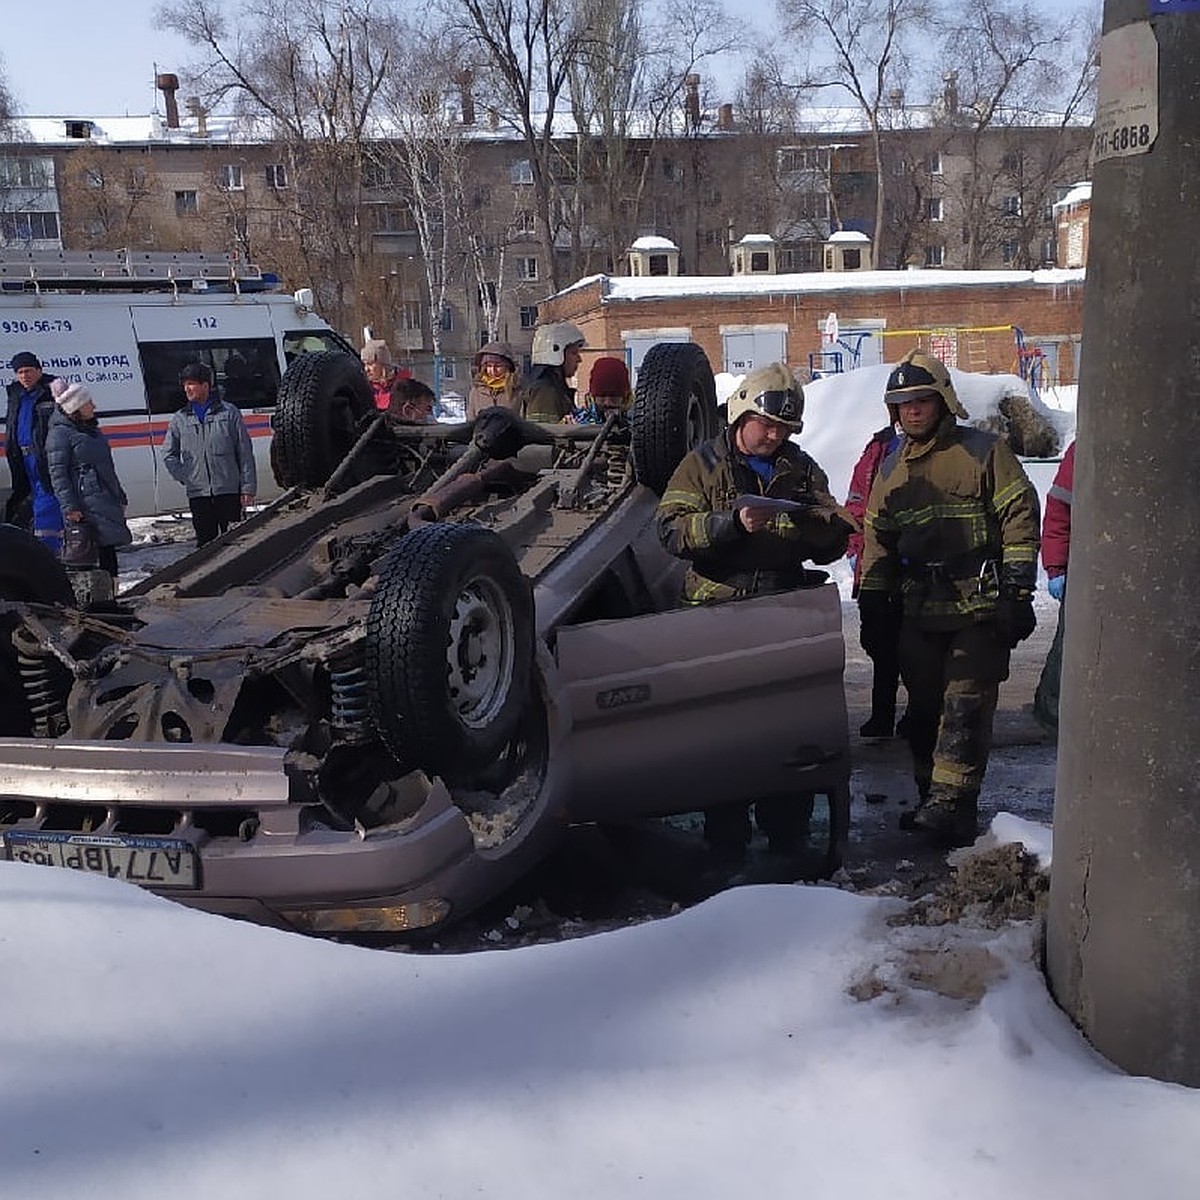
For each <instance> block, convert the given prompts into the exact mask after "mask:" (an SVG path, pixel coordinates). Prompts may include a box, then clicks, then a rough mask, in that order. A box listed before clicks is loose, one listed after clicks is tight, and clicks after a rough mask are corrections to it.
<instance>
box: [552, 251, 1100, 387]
mask: <svg viewBox="0 0 1200 1200" xmlns="http://www.w3.org/2000/svg"><path fill="white" fill-rule="evenodd" d="M1083 284H1084V274H1083V272H1082V271H1060V270H1045V271H923V270H914V271H903V272H901V271H870V272H861V273H855V274H845V275H840V276H839V275H835V274H804V275H776V276H772V277H766V278H754V279H747V278H745V277H741V276H737V277H732V278H731V277H724V276H723V277H707V278H705V277H691V278H688V277H679V278H666V279H644V278H641V279H629V278H613V277H610V276H607V275H599V276H595V277H593V278H591V279H585V280H582V281H581V282H580V283H578V284H576V285H575V286H574V287H571V288H567V289H566V290H564V291H562V292H560V293H559V294H558V295H557V296H553V297H551V298H550V299H549V300H548V301H546V303H545V304H544V305H543V306H542V312H543V315H544V317H545V318H546V319H549V320H564V321H574V322H575V323H576V324H577V325H578V326H579V327H580V329H581V330H583V332H584V334H585V335H586V336H587V340H588V347H589V352H588V354H587V355H585V359H584V367H583V370H584V372H585V373H586V370H587V364H588V359H589V358H590V356H591V355H592V354H595V353H603V352H608V353H612V352H618V353H620V352H626V353H628V354H629V355H630V357H631V359H632V362H633V364H634V366H635V367H636V366H637V365H638V364H639V363H640V362H641V359H642V357H643V355H644V354H645V352H646V350H647V349H648V348H649V347H650V346H651V345H653V344H654V343H655V342H658V341H694V342H697V343H699V344H700V345H701V346H703V347H704V350H705V352H706V353H707V355H708V357H709V361H710V362H711V363H712V365H713V370H714V371H729V372H731V373H735V374H740V373H742V372H745V371H749V370H753V369H754V368H756V367H760V366H763V365H764V364H766V363H768V362H775V361H782V362H787V363H788V364H790V365H791V366H792V367H793V368H794V369H800V370H802V371H803V370H805V369H809V370H812V371H822V370H824V371H833V370H848V369H851V368H852V367H855V366H867V365H870V364H872V363H878V362H891V361H895V360H896V359H898V358H899V357H900V356H901V354H903V353H904V352H905V351H906V350H908V349H909V348H911V347H912V346H914V345H920V346H922V347H923V348H925V349H927V350H931V351H932V352H933V353H935V354H937V355H938V357H940V358H942V359H944V360H945V361H946V362H948V363H949V364H950V365H952V366H958V367H960V368H962V369H963V370H968V371H983V372H1013V373H1017V374H1019V373H1021V367H1022V365H1023V363H1022V359H1023V358H1028V357H1030V356H1036V357H1037V358H1038V360H1039V363H1040V368H1041V380H1042V382H1043V383H1044V384H1047V385H1049V384H1052V383H1064V384H1066V383H1074V382H1075V381H1076V379H1077V376H1078V357H1079V342H1080V332H1081V330H1082V323H1083ZM831 313H833V314H835V318H836V324H837V335H836V338H835V339H834V340H832V341H829V340H828V333H829V331H831V324H832V323H831V322H830V314H831Z"/></svg>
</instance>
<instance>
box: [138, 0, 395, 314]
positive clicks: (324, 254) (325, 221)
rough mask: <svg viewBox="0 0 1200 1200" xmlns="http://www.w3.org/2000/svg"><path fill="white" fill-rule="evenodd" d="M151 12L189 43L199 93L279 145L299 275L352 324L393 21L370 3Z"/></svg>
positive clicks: (205, 0)
mask: <svg viewBox="0 0 1200 1200" xmlns="http://www.w3.org/2000/svg"><path fill="white" fill-rule="evenodd" d="M158 20H159V24H160V25H161V26H162V27H163V28H166V29H171V30H174V31H175V32H177V33H180V34H182V35H183V36H184V37H185V38H187V39H188V40H189V41H190V42H191V43H192V44H193V45H195V46H196V47H197V48H198V49H199V51H200V54H201V60H200V61H199V62H198V63H197V64H196V65H195V66H194V67H193V69H192V70H191V71H190V72H189V74H190V76H191V78H192V80H193V82H194V84H195V86H196V87H197V88H198V89H199V90H200V91H201V92H202V95H203V97H204V98H205V99H206V100H207V101H208V102H209V103H216V102H219V101H221V100H230V99H231V100H233V102H234V103H235V105H236V108H237V110H238V111H239V113H241V114H242V115H243V116H244V117H245V118H246V119H247V120H258V121H260V122H261V128H262V130H263V133H264V135H265V136H267V137H271V138H275V139H277V140H278V141H279V142H280V143H281V144H282V146H283V148H284V153H285V155H286V157H287V160H288V161H287V166H288V169H289V171H290V173H291V177H292V179H293V180H295V181H296V186H297V203H296V205H295V207H294V209H293V210H292V211H293V215H294V217H295V227H294V231H293V232H294V236H295V239H296V242H297V244H298V246H299V248H300V256H301V259H302V261H303V262H304V264H305V268H306V270H307V273H308V276H309V280H310V281H311V283H312V284H313V286H314V287H315V288H317V289H318V291H319V292H320V293H321V294H322V299H323V302H324V305H325V307H326V309H327V311H329V312H330V315H331V317H332V319H333V320H334V322H335V323H337V324H341V325H343V326H346V325H354V324H357V321H355V320H354V319H353V314H354V311H355V309H356V308H358V306H360V305H362V304H363V303H364V296H365V294H366V291H367V288H368V284H369V280H370V275H371V272H370V271H369V270H368V266H367V263H366V258H367V256H368V254H369V250H370V239H369V237H368V236H367V235H366V232H365V231H364V229H363V227H362V224H361V222H360V215H361V204H360V201H361V192H362V176H363V169H364V165H365V162H366V160H367V157H368V147H369V144H370V141H371V139H372V137H373V135H374V133H375V129H374V125H373V122H374V111H375V107H376V100H377V96H378V93H379V89H380V87H381V86H382V84H383V80H384V78H385V77H386V75H387V72H388V69H389V66H390V65H391V57H390V56H391V47H392V46H393V45H394V44H395V37H394V36H393V31H394V27H395V22H394V18H392V17H390V16H389V15H387V14H386V13H383V12H381V11H380V10H379V9H377V8H376V7H375V6H374V5H373V4H372V0H337V2H334V0H247V2H246V3H245V4H244V5H243V6H242V8H241V9H239V10H238V12H237V13H236V15H235V17H234V19H233V20H232V21H230V20H227V19H226V17H225V15H224V13H223V11H222V9H221V7H220V4H219V0H188V2H187V3H171V4H168V5H167V6H166V7H164V8H162V9H160V10H159V14H158Z"/></svg>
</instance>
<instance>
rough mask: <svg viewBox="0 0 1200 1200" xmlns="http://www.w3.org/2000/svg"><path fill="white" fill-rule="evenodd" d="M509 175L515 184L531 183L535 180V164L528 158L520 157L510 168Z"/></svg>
mask: <svg viewBox="0 0 1200 1200" xmlns="http://www.w3.org/2000/svg"><path fill="white" fill-rule="evenodd" d="M508 177H509V179H510V180H511V182H512V183H514V184H524V185H528V184H531V183H532V182H533V164H532V163H531V162H530V161H529V159H527V158H518V159H517V161H516V162H515V163H513V164H512V165H511V166H510V167H509V168H508Z"/></svg>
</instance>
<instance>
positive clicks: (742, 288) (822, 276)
mask: <svg viewBox="0 0 1200 1200" xmlns="http://www.w3.org/2000/svg"><path fill="white" fill-rule="evenodd" d="M1085 277H1086V272H1085V271H1084V269H1083V268H1082V267H1080V268H1078V269H1074V270H1062V269H1058V268H1051V269H1048V270H1044V271H935V270H913V271H846V272H842V271H827V272H826V271H806V272H804V273H802V274H792V275H674V276H669V275H660V276H654V277H651V278H645V277H637V278H635V277H627V276H616V275H589V276H587V277H586V278H584V279H580V280H578V281H577V282H575V283H573V284H571V286H570V287H566V288H563V289H562V290H561V291H559V292H556V293H555V296H565V295H567V294H568V293H570V292H574V291H577V290H578V289H580V288H584V287H588V286H589V285H592V284H595V283H597V282H598V283H599V284H600V294H601V303H602V304H619V303H622V302H629V301H634V300H665V299H679V298H686V297H697V298H699V297H702V296H793V295H796V294H798V293H805V294H812V295H819V294H820V293H822V292H846V291H858V292H878V291H908V290H913V289H917V288H946V287H957V288H969V287H1004V286H1006V285H1007V286H1013V287H1016V286H1018V285H1020V284H1028V283H1033V284H1038V285H1040V286H1045V287H1053V286H1056V285H1059V284H1064V283H1082V282H1083V281H1084V278H1085Z"/></svg>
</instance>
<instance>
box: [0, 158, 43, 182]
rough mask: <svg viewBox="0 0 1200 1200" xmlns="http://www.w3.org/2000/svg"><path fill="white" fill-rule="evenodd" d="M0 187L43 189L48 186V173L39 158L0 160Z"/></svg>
mask: <svg viewBox="0 0 1200 1200" xmlns="http://www.w3.org/2000/svg"><path fill="white" fill-rule="evenodd" d="M0 186H2V187H24V188H43V187H49V186H50V172H49V171H48V170H47V168H46V162H45V160H44V159H40V158H4V159H0Z"/></svg>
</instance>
